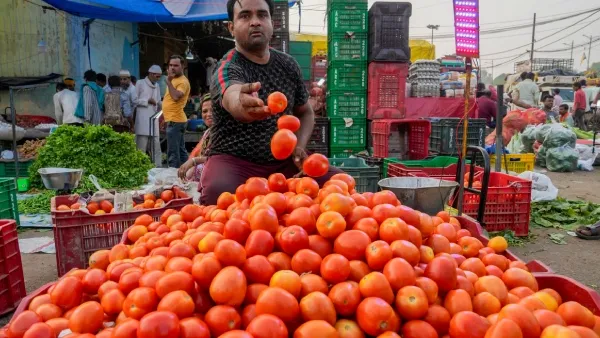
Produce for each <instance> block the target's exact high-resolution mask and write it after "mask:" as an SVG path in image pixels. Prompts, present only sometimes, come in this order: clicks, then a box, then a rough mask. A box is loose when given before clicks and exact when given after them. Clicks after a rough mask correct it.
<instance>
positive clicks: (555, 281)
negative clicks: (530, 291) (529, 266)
mask: <svg viewBox="0 0 600 338" xmlns="http://www.w3.org/2000/svg"><path fill="white" fill-rule="evenodd" d="M534 276H535V279H536V280H537V282H538V287H539V289H540V290H543V289H546V288H550V289H554V290H555V291H556V292H558V293H559V294H560V296H561V297H562V300H563V303H564V302H569V301H573V302H578V303H579V304H581V305H583V306H585V307H586V308H588V309H589V310H590V311H592V313H593V314H594V315H596V316H600V295H599V294H598V292H596V291H594V290H593V289H590V288H589V287H587V286H585V285H583V284H581V283H579V282H578V281H576V280H574V279H572V278H569V277H565V276H561V275H556V274H553V273H534Z"/></svg>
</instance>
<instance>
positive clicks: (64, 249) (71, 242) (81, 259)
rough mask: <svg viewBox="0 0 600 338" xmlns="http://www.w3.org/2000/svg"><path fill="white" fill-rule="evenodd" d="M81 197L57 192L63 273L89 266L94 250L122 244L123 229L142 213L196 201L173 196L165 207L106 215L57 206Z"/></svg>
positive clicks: (55, 202)
mask: <svg viewBox="0 0 600 338" xmlns="http://www.w3.org/2000/svg"><path fill="white" fill-rule="evenodd" d="M78 199H79V197H78V196H77V195H67V196H56V197H53V198H52V202H51V209H50V210H51V215H52V224H53V226H54V227H53V229H54V242H55V244H56V269H57V270H58V275H59V276H62V275H64V274H65V273H66V272H67V271H69V270H71V269H74V268H79V269H83V268H86V267H87V266H88V261H89V258H90V256H91V255H92V254H93V253H94V252H96V251H98V250H102V249H110V248H111V247H113V246H115V245H116V244H118V243H119V241H120V240H121V236H122V235H123V232H125V230H126V229H127V228H129V227H130V226H132V225H133V222H134V221H135V219H136V218H137V217H138V216H141V215H143V214H148V215H150V216H152V217H153V218H154V219H155V220H158V219H159V218H160V216H161V215H162V214H163V212H164V211H165V210H167V209H175V210H179V209H181V208H182V207H184V206H185V205H187V204H191V203H192V198H191V197H187V198H181V199H174V200H171V201H170V202H169V203H167V204H166V205H165V206H164V207H162V208H156V209H144V210H135V211H129V212H121V213H114V214H105V215H90V214H88V213H86V212H84V211H82V210H69V211H57V210H56V208H57V207H58V206H60V205H63V204H65V205H71V204H73V203H76V202H77V200H78Z"/></svg>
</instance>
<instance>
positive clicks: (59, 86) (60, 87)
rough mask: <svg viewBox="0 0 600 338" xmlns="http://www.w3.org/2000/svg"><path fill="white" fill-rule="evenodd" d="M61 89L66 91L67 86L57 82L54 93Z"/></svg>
mask: <svg viewBox="0 0 600 338" xmlns="http://www.w3.org/2000/svg"><path fill="white" fill-rule="evenodd" d="M63 89H67V85H66V84H64V83H63V82H59V83H57V84H56V91H57V92H60V91H61V90H63Z"/></svg>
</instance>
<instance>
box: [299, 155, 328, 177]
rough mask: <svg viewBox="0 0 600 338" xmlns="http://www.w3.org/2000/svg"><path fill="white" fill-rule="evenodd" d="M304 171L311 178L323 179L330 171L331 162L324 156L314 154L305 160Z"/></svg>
mask: <svg viewBox="0 0 600 338" xmlns="http://www.w3.org/2000/svg"><path fill="white" fill-rule="evenodd" d="M302 171H304V173H305V174H306V175H308V176H311V177H321V176H323V175H325V174H327V172H328V171H329V160H328V159H327V157H325V156H324V155H322V154H312V155H310V156H309V157H307V158H306V160H304V163H303V164H302Z"/></svg>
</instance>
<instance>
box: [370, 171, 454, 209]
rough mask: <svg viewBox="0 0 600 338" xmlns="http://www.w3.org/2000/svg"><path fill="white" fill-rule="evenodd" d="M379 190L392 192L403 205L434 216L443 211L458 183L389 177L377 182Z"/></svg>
mask: <svg viewBox="0 0 600 338" xmlns="http://www.w3.org/2000/svg"><path fill="white" fill-rule="evenodd" d="M378 184H379V186H380V187H381V189H384V190H389V191H391V192H393V193H394V194H395V195H396V197H398V199H399V200H400V202H402V204H403V205H406V206H407V207H411V208H413V209H416V210H419V211H422V212H425V213H427V214H430V215H435V214H436V213H437V212H439V211H441V210H444V206H445V205H446V203H447V202H448V198H449V197H450V194H451V193H452V191H453V190H454V189H455V188H456V187H458V183H456V182H452V181H445V180H440V179H437V178H428V177H389V178H384V179H382V180H381V181H379V183H378Z"/></svg>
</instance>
